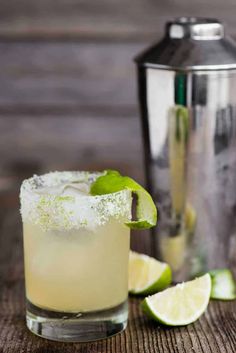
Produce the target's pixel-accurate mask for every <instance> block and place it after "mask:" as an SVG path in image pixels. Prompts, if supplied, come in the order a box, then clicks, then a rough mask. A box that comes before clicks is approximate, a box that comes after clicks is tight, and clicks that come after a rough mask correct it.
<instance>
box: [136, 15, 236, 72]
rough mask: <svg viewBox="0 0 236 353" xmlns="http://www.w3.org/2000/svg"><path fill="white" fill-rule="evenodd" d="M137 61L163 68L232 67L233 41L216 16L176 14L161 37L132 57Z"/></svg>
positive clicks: (235, 58)
mask: <svg viewBox="0 0 236 353" xmlns="http://www.w3.org/2000/svg"><path fill="white" fill-rule="evenodd" d="M136 62H137V63H138V64H139V65H143V66H146V67H156V68H158V67H159V68H162V69H167V70H171V69H172V70H181V71H186V70H187V71H189V70H225V69H226V70H227V69H236V43H235V42H234V41H233V40H232V39H231V38H230V37H227V36H226V37H225V34H224V26H223V24H222V23H221V22H220V21H218V20H217V19H211V18H198V17H179V18H177V19H175V20H174V21H171V22H168V23H167V24H166V32H165V36H164V38H163V39H162V40H161V41H160V42H158V43H157V44H156V45H154V46H153V47H151V48H149V49H147V50H146V51H144V52H143V53H141V55H139V56H138V57H137V58H136Z"/></svg>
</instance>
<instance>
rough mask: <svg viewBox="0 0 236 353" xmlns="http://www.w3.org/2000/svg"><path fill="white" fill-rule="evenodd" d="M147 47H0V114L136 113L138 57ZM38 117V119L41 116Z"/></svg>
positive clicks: (56, 44)
mask: <svg viewBox="0 0 236 353" xmlns="http://www.w3.org/2000/svg"><path fill="white" fill-rule="evenodd" d="M143 45H144V44H141V45H140V44H128V43H124V44H122V43H116V44H111V43H99V44H96V43H42V42H35V43H3V42H2V43H0V52H1V55H0V66H1V71H0V80H1V87H0V112H10V113H12V112H14V111H16V112H17V114H19V112H23V113H25V112H26V113H29V112H30V111H31V109H32V110H33V112H37V109H38V108H39V113H40V112H41V113H42V112H45V111H49V112H51V111H53V110H54V109H55V112H56V114H60V110H62V112H65V111H70V112H72V111H76V112H77V111H79V110H83V111H86V109H89V110H90V111H91V110H92V111H93V112H95V111H97V112H98V114H106V112H108V114H109V113H110V112H111V111H112V112H113V113H114V112H115V111H118V110H119V109H120V108H121V111H122V114H124V115H127V114H129V113H132V114H134V113H136V112H137V103H136V72H135V65H134V63H133V57H134V56H135V55H136V54H137V53H138V52H139V51H140V50H141V48H143ZM39 113H38V115H39Z"/></svg>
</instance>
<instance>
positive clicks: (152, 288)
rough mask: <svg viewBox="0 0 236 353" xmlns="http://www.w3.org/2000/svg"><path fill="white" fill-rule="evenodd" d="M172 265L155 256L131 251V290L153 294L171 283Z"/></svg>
mask: <svg viewBox="0 0 236 353" xmlns="http://www.w3.org/2000/svg"><path fill="white" fill-rule="evenodd" d="M171 277H172V276H171V269H170V266H169V265H168V264H166V263H164V262H160V261H157V260H156V259H154V258H153V257H150V256H147V255H144V254H139V253H136V252H134V251H130V253H129V292H130V293H131V294H137V295H148V294H153V293H156V292H158V291H161V290H163V289H165V288H167V287H168V286H169V285H170V283H171Z"/></svg>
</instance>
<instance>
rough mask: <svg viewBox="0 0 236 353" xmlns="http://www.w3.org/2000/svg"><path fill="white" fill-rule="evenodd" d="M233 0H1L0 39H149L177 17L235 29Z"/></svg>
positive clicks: (231, 29)
mask: <svg viewBox="0 0 236 353" xmlns="http://www.w3.org/2000/svg"><path fill="white" fill-rule="evenodd" d="M235 6H236V4H235V1H234V0H226V1H225V2H222V1H220V0H207V1H204V0H199V1H197V2H193V1H188V0H166V1H152V0H149V1H146V0H133V1H131V2H127V1H125V0H119V1H117V0H100V1H99V2H96V1H93V0H80V1H76V0H70V1H68V0H58V1H57V2H56V5H55V1H53V0H44V1H35V0H34V1H32V0H21V1H20V2H19V1H17V0H2V1H1V13H0V37H1V38H54V39H58V38H60V39H61V38H64V39H67V38H72V39H78V38H80V39H81V38H83V39H85V38H86V39H91V38H93V39H94V38H99V39H100V40H101V39H108V40H116V39H122V40H135V41H139V40H143V39H147V40H150V39H155V38H156V37H157V35H158V36H159V35H160V33H162V31H163V25H164V23H165V22H166V21H167V20H168V19H170V18H173V17H177V16H183V15H184V16H210V17H219V18H220V19H222V21H224V22H227V23H228V24H229V30H230V32H233V33H235V28H234V22H235V21H234V19H235V16H234V12H235Z"/></svg>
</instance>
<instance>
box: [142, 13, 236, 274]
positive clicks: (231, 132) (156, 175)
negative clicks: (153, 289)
mask: <svg viewBox="0 0 236 353" xmlns="http://www.w3.org/2000/svg"><path fill="white" fill-rule="evenodd" d="M136 62H137V66H138V87H139V101H140V108H141V118H142V126H143V137H144V147H145V160H146V170H147V181H148V184H149V188H150V191H151V193H152V195H153V197H154V199H155V201H156V205H157V208H158V211H159V221H158V226H157V228H156V229H155V230H154V232H153V235H152V236H153V249H154V251H155V255H156V257H158V258H160V259H162V260H164V261H166V262H168V263H169V264H170V265H171V267H172V269H173V271H174V280H176V281H179V280H186V279H187V278H190V277H193V276H195V275H197V274H200V273H202V272H205V271H207V270H208V269H211V268H219V267H228V266H229V265H230V261H231V258H233V257H234V256H235V259H236V242H235V233H236V44H235V43H234V42H233V40H232V39H230V38H228V37H225V36H224V27H223V25H222V24H221V23H220V22H219V21H217V20H212V19H202V18H200V19H199V18H185V17H182V18H179V19H177V20H175V21H173V22H170V23H168V24H167V26H166V34H165V36H164V38H163V39H162V40H161V41H160V42H159V43H158V44H156V45H154V46H153V47H152V48H149V49H148V50H147V51H145V52H144V53H142V54H141V55H140V56H138V57H137V59H136Z"/></svg>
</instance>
